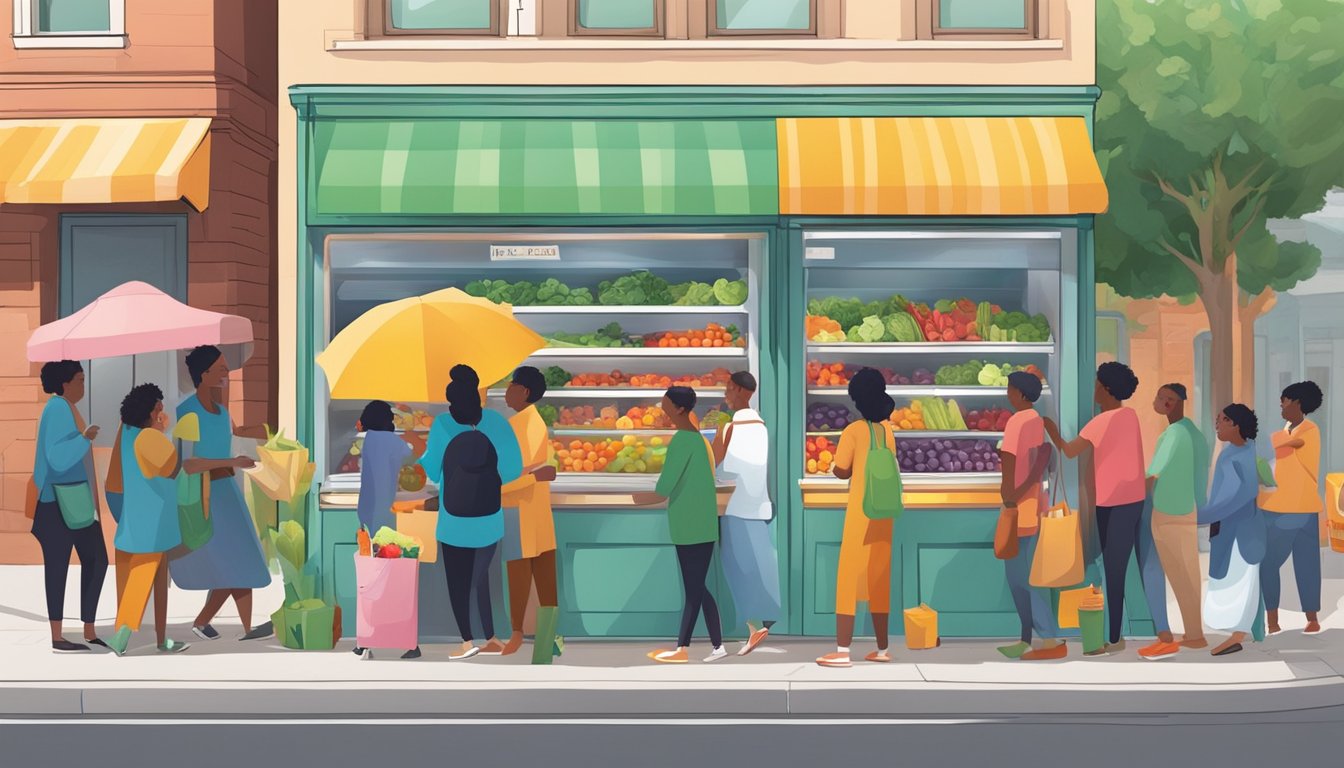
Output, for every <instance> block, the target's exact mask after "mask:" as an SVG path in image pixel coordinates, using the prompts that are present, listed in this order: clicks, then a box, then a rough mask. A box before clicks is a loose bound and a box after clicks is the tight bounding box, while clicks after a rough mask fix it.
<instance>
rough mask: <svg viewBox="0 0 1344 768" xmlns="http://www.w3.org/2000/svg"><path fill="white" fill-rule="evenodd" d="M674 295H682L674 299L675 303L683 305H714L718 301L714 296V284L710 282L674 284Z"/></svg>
mask: <svg viewBox="0 0 1344 768" xmlns="http://www.w3.org/2000/svg"><path fill="white" fill-rule="evenodd" d="M672 288H673V290H672V295H673V296H677V294H678V293H680V294H681V295H680V296H679V297H677V298H675V299H674V300H673V303H674V304H676V305H678V306H682V307H712V306H714V305H715V304H717V303H718V300H717V299H715V298H714V286H712V285H710V284H709V283H697V282H695V281H691V282H689V283H681V284H679V285H675V286H672Z"/></svg>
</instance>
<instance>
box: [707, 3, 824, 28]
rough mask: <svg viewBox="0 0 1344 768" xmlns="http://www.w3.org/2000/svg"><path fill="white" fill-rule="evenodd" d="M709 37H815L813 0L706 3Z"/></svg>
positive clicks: (815, 12) (815, 24)
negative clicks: (807, 35)
mask: <svg viewBox="0 0 1344 768" xmlns="http://www.w3.org/2000/svg"><path fill="white" fill-rule="evenodd" d="M709 21H710V30H709V32H710V34H711V35H754V34H766V35H770V34H786V35H803V34H815V33H816V31H817V3H816V0H710V19H709Z"/></svg>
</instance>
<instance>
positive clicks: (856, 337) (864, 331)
mask: <svg viewBox="0 0 1344 768" xmlns="http://www.w3.org/2000/svg"><path fill="white" fill-rule="evenodd" d="M886 335H887V326H886V324H885V323H883V322H882V318H880V317H878V316H877V315H869V316H868V317H865V318H863V322H862V323H860V324H858V325H856V326H854V329H853V330H852V331H850V332H849V334H848V338H849V340H850V341H856V342H866V343H869V344H873V343H876V342H879V341H882V337H883V336H886Z"/></svg>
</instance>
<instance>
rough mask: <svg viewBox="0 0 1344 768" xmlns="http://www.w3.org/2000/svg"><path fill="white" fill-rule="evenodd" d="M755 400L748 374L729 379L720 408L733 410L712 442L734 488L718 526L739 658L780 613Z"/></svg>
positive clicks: (764, 444)
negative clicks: (742, 640) (742, 628)
mask: <svg viewBox="0 0 1344 768" xmlns="http://www.w3.org/2000/svg"><path fill="white" fill-rule="evenodd" d="M755 394H756V377H755V376H752V375H751V374H750V373H748V372H746V371H739V372H737V373H734V374H733V375H732V378H731V379H730V380H729V381H728V386H727V390H726V391H725V393H724V403H725V404H726V405H727V406H728V408H729V409H731V410H732V412H733V420H732V422H731V423H730V424H727V425H720V427H719V430H718V433H717V434H716V435H715V436H714V461H715V462H717V463H718V464H719V468H720V473H721V475H722V476H723V477H724V478H725V479H727V480H732V481H733V482H734V483H735V487H734V489H733V495H732V497H730V498H729V500H728V509H727V510H726V511H725V512H724V515H723V518H722V520H721V523H720V524H721V526H722V529H721V531H720V542H721V544H720V546H721V547H722V558H723V571H724V575H725V576H726V577H727V579H728V588H729V590H730V591H731V592H732V594H733V604H734V606H735V607H736V609H737V615H738V616H740V617H742V618H744V619H745V620H746V623H747V631H748V632H749V633H750V634H749V635H748V638H747V642H746V644H745V645H743V646H742V650H741V651H739V652H738V655H739V656H746V655H747V654H748V653H751V652H752V651H754V650H756V648H757V646H759V645H760V644H761V642H763V641H764V640H765V638H766V636H768V635H769V634H770V627H771V626H773V625H774V623H775V621H776V620H778V618H779V611H780V605H779V562H778V558H777V556H776V554H775V546H774V543H773V542H772V541H771V540H770V518H771V506H770V492H769V489H768V486H769V482H768V479H769V472H768V462H769V454H770V434H769V432H768V431H767V430H766V427H765V422H764V421H762V420H761V416H760V414H758V413H757V412H756V411H754V410H752V409H751V407H750V402H751V398H752V397H753V396H754V395H755ZM758 622H759V625H760V626H759V628H758V626H757V623H758Z"/></svg>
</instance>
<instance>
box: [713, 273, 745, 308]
mask: <svg viewBox="0 0 1344 768" xmlns="http://www.w3.org/2000/svg"><path fill="white" fill-rule="evenodd" d="M714 298H716V299H718V300H719V303H720V304H722V305H723V306H725V307H736V306H738V305H739V304H743V303H745V302H746V300H747V281H746V280H728V279H725V278H722V277H720V278H719V279H718V280H715V281H714Z"/></svg>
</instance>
